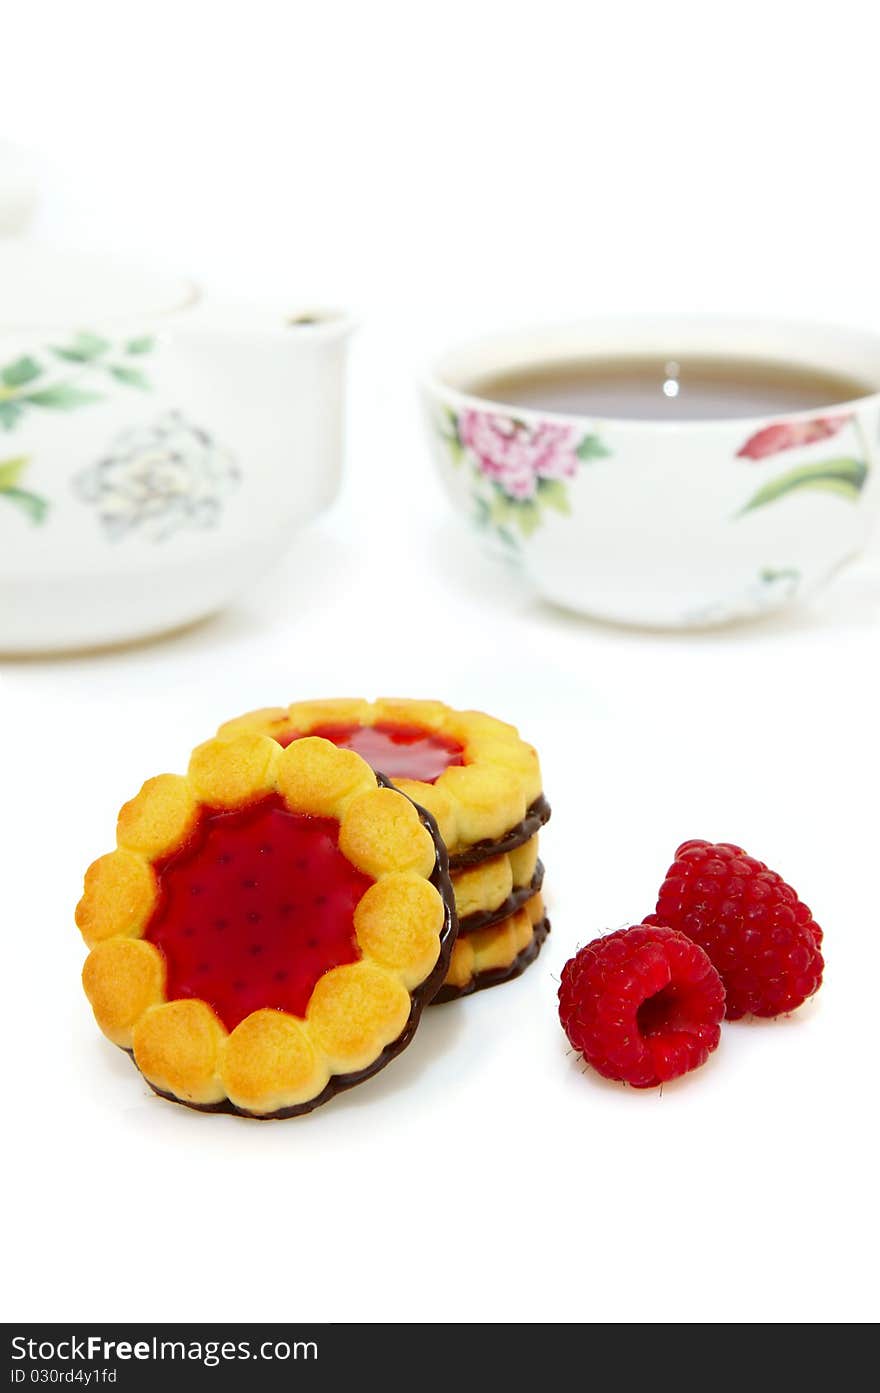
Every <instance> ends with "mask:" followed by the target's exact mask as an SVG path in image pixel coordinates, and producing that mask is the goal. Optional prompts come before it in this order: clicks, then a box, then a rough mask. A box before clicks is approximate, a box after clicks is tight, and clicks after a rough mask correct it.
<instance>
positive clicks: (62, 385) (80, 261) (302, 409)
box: [0, 242, 350, 653]
mask: <svg viewBox="0 0 880 1393" xmlns="http://www.w3.org/2000/svg"><path fill="white" fill-rule="evenodd" d="M349 330H350V322H349V321H348V320H347V319H346V318H345V317H344V316H342V315H339V314H329V313H323V312H321V313H314V314H290V315H284V314H281V313H278V314H276V313H273V312H271V311H260V310H255V309H249V308H243V307H232V306H228V305H223V304H219V303H214V302H212V301H211V300H210V299H209V298H206V297H205V296H203V295H202V294H201V292H200V291H199V289H198V288H197V287H196V286H194V285H193V284H191V283H189V282H186V281H176V280H174V279H173V278H167V277H163V276H158V275H149V274H145V273H142V272H139V271H132V270H130V269H127V268H123V267H121V266H117V265H114V264H112V263H108V262H106V261H100V260H97V259H90V258H85V257H83V256H81V255H73V254H68V253H60V252H57V251H54V250H50V249H48V248H44V247H40V246H38V245H35V244H30V243H25V242H9V243H5V244H3V243H0V650H2V651H4V652H6V653H16V652H17V653H27V652H40V651H50V650H63V649H73V648H79V647H85V646H93V645H101V644H110V643H116V642H121V641H125V640H129V639H134V638H140V637H145V636H148V635H151V634H156V633H159V632H162V631H164V630H168V629H171V628H175V627H177V626H179V625H183V624H186V623H188V622H190V621H192V620H194V619H197V618H199V617H201V616H203V615H206V614H209V613H211V612H213V611H215V610H217V609H220V608H222V606H223V605H225V604H226V603H227V602H228V601H229V600H230V599H231V598H232V597H233V596H234V595H235V593H236V592H237V591H239V590H240V589H241V588H242V586H243V585H245V584H247V582H248V581H250V580H252V579H253V578H254V577H255V576H257V575H258V574H259V572H260V571H262V570H264V569H265V568H266V567H267V566H268V565H269V564H270V563H271V562H272V561H274V560H275V559H276V558H277V557H278V556H279V554H280V553H281V552H282V551H283V550H284V549H285V548H286V546H287V545H288V543H289V541H290V539H291V536H292V535H293V533H294V532H295V530H296V529H297V528H298V527H300V526H302V525H303V524H304V523H306V522H308V521H309V520H310V519H312V518H314V517H315V516H316V515H317V514H318V513H319V512H321V510H322V509H324V508H325V507H326V506H327V505H328V504H329V503H330V502H331V501H332V500H333V498H334V497H335V495H336V493H337V491H338V487H339V481H340V467H341V457H342V425H343V379H344V361H345V345H346V340H347V337H348V333H349Z"/></svg>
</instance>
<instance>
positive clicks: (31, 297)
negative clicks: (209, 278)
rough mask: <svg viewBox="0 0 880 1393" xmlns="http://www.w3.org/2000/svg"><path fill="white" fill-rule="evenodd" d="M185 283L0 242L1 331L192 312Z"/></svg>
mask: <svg viewBox="0 0 880 1393" xmlns="http://www.w3.org/2000/svg"><path fill="white" fill-rule="evenodd" d="M198 298H199V292H198V290H197V288H196V287H195V286H194V285H193V284H192V283H191V282H190V281H187V280H184V279H179V278H177V277H175V276H170V275H163V274H162V273H161V272H159V273H156V272H152V271H142V270H139V269H137V268H136V267H131V266H126V265H125V264H124V263H122V262H117V261H115V260H114V259H113V258H112V257H98V256H94V255H87V254H85V253H82V252H73V251H61V250H58V249H56V248H54V247H51V246H47V245H43V244H40V243H38V242H29V241H28V242H25V241H10V242H0V330H3V329H6V330H10V329H25V330H27V329H41V330H42V329H57V328H81V327H83V326H85V325H88V326H90V327H95V326H97V325H103V324H107V323H110V322H113V321H122V322H127V321H142V320H144V319H152V318H154V317H156V316H163V315H167V314H173V313H174V312H175V311H177V310H183V309H187V308H189V307H190V306H191V305H193V304H195V303H196V301H197V300H198Z"/></svg>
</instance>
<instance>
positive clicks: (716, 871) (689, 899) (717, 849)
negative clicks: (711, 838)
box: [644, 841, 824, 1020]
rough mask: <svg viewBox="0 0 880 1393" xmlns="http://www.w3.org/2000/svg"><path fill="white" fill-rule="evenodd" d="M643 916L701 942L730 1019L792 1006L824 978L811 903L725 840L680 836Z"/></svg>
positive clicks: (818, 932) (778, 1011) (774, 1013)
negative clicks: (651, 907) (653, 903)
mask: <svg viewBox="0 0 880 1393" xmlns="http://www.w3.org/2000/svg"><path fill="white" fill-rule="evenodd" d="M644 922H645V923H646V924H665V925H667V926H668V927H669V928H671V929H680V930H681V932H682V933H684V934H687V936H688V938H692V939H693V940H694V942H695V943H699V945H700V947H701V948H705V950H706V952H707V953H708V954H709V957H710V958H711V959H712V962H713V963H714V964H715V966H716V968H717V969H718V971H719V973H720V974H721V979H722V981H723V982H724V986H725V990H726V991H727V1018H728V1020H737V1019H738V1017H740V1016H746V1015H752V1016H779V1015H782V1014H783V1012H785V1011H793V1010H794V1009H795V1007H796V1006H800V1005H801V1003H802V1002H804V1001H806V999H807V997H809V996H812V995H813V993H814V992H815V991H818V989H819V987H820V986H821V984H822V968H823V966H824V964H823V962H822V954H821V953H820V952H819V948H820V945H821V943H822V930H821V929H820V928H819V925H818V924H814V923H813V916H812V914H811V913H810V911H809V909H808V908H807V906H806V905H805V904H802V903H801V901H800V900H799V899H798V897H797V895H796V894H795V892H794V890H792V888H791V886H790V885H786V883H785V881H784V880H783V879H782V877H781V876H778V875H777V874H776V872H775V871H768V869H767V867H766V866H765V865H764V863H763V861H756V860H755V859H754V857H752V856H747V855H746V853H745V852H744V851H743V849H742V847H740V846H732V845H731V844H730V843H729V842H717V843H713V842H703V841H693V842H683V843H682V845H681V846H680V847H679V848H678V851H677V852H676V853H675V860H674V862H673V863H672V865H671V866H670V867H669V870H668V871H667V872H666V879H665V881H664V882H663V885H662V887H661V889H660V895H659V898H658V900H657V912H656V913H655V914H649V915H648V917H647V918H646V919H645V921H644Z"/></svg>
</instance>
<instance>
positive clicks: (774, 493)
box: [736, 412, 868, 518]
mask: <svg viewBox="0 0 880 1393" xmlns="http://www.w3.org/2000/svg"><path fill="white" fill-rule="evenodd" d="M846 426H852V428H853V430H854V431H855V433H856V436H857V438H858V441H859V454H858V455H850V454H841V455H837V456H835V457H834V458H832V459H824V460H817V461H815V462H811V463H809V464H802V465H798V466H796V467H795V468H794V469H789V470H787V471H786V472H785V473H783V474H777V475H775V476H774V477H773V478H772V479H769V480H768V481H767V483H765V484H763V485H762V486H761V488H759V489H758V490H757V492H756V493H754V494H752V496H751V497H750V498H749V499H748V501H747V502H746V503H745V504H744V505H743V507H742V508H740V509H739V511H738V512H737V513H736V517H738V518H741V517H743V516H744V515H745V514H746V513H751V512H754V510H755V509H756V508H763V507H765V506H766V505H767V504H768V503H775V502H776V500H777V499H779V498H783V497H785V495H787V494H789V493H795V492H800V491H801V490H804V489H809V490H815V489H818V490H821V491H823V492H825V493H834V494H837V496H838V497H839V498H845V499H846V500H847V501H848V502H850V503H855V502H857V501H858V499H859V496H860V494H861V492H862V489H863V488H864V486H865V483H866V481H867V478H868V463H867V457H868V448H867V442H866V441H865V438H864V435H863V432H862V427H861V424H860V422H859V418H858V416H856V415H855V414H854V413H852V412H846V413H842V414H839V415H836V416H817V417H815V418H813V419H812V420H808V421H802V420H798V421H775V422H773V424H772V425H769V426H763V427H762V428H761V430H759V431H755V432H754V434H753V435H750V436H749V438H748V440H746V441H745V443H744V444H743V445H741V446H740V448H739V449H738V450H737V452H736V457H737V459H747V460H749V461H751V462H753V463H754V462H759V463H760V462H763V461H764V460H767V459H772V458H773V457H774V456H776V455H778V454H781V453H782V452H783V451H784V450H793V449H803V448H804V447H805V446H809V445H814V444H816V443H817V442H819V441H822V440H828V439H830V438H831V437H832V436H836V435H838V434H839V432H841V431H842V430H843V429H844V427H846Z"/></svg>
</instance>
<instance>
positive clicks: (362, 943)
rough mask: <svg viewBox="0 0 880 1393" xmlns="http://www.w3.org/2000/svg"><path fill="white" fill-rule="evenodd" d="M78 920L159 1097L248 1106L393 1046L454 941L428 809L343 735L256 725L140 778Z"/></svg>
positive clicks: (322, 1079) (279, 1113) (348, 1078)
mask: <svg viewBox="0 0 880 1393" xmlns="http://www.w3.org/2000/svg"><path fill="white" fill-rule="evenodd" d="M76 918H77V923H78V925H79V927H80V929H81V931H82V934H83V937H84V938H85V941H86V943H87V944H88V946H89V947H90V949H91V952H90V954H89V957H88V959H87V960H86V964H85V967H84V969H83V984H84V986H85V991H86V995H87V996H88V998H89V1001H90V1002H91V1004H92V1008H93V1010H94V1013H95V1017H96V1019H97V1022H98V1025H99V1026H100V1027H101V1029H102V1030H103V1032H104V1034H105V1035H107V1037H108V1038H109V1039H110V1040H112V1041H113V1042H114V1043H115V1044H117V1045H120V1046H121V1047H122V1048H123V1049H126V1050H129V1051H130V1052H131V1054H132V1056H133V1058H134V1062H135V1064H136V1065H137V1067H138V1068H139V1069H140V1071H141V1073H142V1074H143V1075H144V1077H145V1078H146V1079H147V1082H148V1083H149V1084H150V1085H151V1086H152V1087H153V1088H154V1089H155V1091H156V1092H157V1093H161V1094H162V1095H164V1096H165V1097H168V1098H171V1099H173V1100H174V1101H176V1102H179V1103H185V1104H187V1105H189V1106H190V1107H194V1108H199V1109H203V1110H209V1111H225V1112H237V1113H242V1114H245V1115H247V1116H252V1117H290V1116H293V1115H295V1114H297V1113H303V1112H308V1111H310V1110H311V1109H312V1108H314V1107H317V1106H318V1104H320V1103H324V1102H326V1101H327V1100H328V1099H329V1098H331V1097H332V1096H333V1095H334V1094H335V1093H338V1092H340V1091H341V1090H342V1089H344V1088H349V1087H351V1086H352V1085H353V1084H357V1083H360V1082H361V1081H362V1080H364V1079H366V1078H369V1077H370V1076H371V1075H372V1074H374V1073H376V1072H377V1070H379V1069H381V1068H382V1067H383V1066H384V1065H385V1064H387V1063H388V1062H389V1060H391V1059H392V1058H393V1057H394V1056H395V1055H397V1054H399V1053H400V1051H401V1050H402V1049H404V1048H405V1047H406V1045H408V1044H409V1041H410V1040H411V1038H412V1036H413V1034H414V1032H415V1029H416V1027H417V1025H418V1021H419V1017H420V1014H421V1011H422V1007H423V1006H424V1005H425V1003H426V1002H427V1001H429V1000H430V999H431V997H432V996H433V995H434V993H435V992H436V990H437V988H438V986H439V984H440V983H442V981H443V980H444V978H445V975H446V972H447V968H448V965H449V961H450V955H451V951H452V946H453V943H454V938H455V912H454V901H453V895H452V887H451V884H450V881H449V878H448V874H447V856H446V851H445V848H444V846H443V842H442V840H441V838H440V836H439V834H438V832H437V829H436V824H434V822H433V820H432V819H431V818H430V816H429V815H428V814H425V813H424V812H423V811H422V810H420V809H417V808H416V807H415V806H414V804H413V803H412V802H411V801H410V800H409V799H408V798H407V797H405V796H404V795H403V794H402V793H400V792H398V791H397V790H396V789H394V788H392V787H390V786H389V785H387V784H386V783H385V781H383V780H380V779H379V778H377V775H376V774H375V773H374V772H373V770H372V769H371V768H370V766H369V765H368V764H367V763H366V762H365V761H364V760H363V759H361V758H360V756H359V755H357V754H356V753H355V752H354V751H352V750H348V749H340V748H338V747H337V746H336V745H334V744H333V743H332V742H331V741H328V740H322V739H315V738H309V739H304V740H298V741H296V742H295V743H294V744H292V745H290V746H289V747H288V748H286V749H285V748H282V746H281V745H279V744H278V743H277V741H275V740H273V739H271V738H269V737H268V736H266V735H260V734H257V733H254V732H248V731H242V732H240V733H239V734H238V735H235V736H233V737H230V738H226V739H223V740H216V739H215V740H209V741H208V742H207V743H206V744H204V745H201V746H199V748H198V749H196V750H195V751H194V753H193V755H192V758H191V760H190V764H189V771H188V773H187V774H186V775H185V776H183V777H181V776H178V775H174V774H161V775H159V777H158V778H154V779H150V780H148V782H147V783H146V784H144V786H143V788H142V789H141V791H140V793H139V794H138V795H137V797H136V798H134V799H132V801H131V802H130V803H127V804H126V805H125V807H124V808H123V809H122V811H121V812H120V814H119V820H118V824H117V849H116V850H115V851H112V852H110V853H109V854H108V855H106V856H102V857H101V858H100V859H99V860H98V861H96V862H95V863H94V864H93V865H92V866H91V867H90V868H89V870H88V872H87V873H86V878H85V892H84V894H83V897H82V899H81V901H80V903H79V905H78V907H77V914H76Z"/></svg>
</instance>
